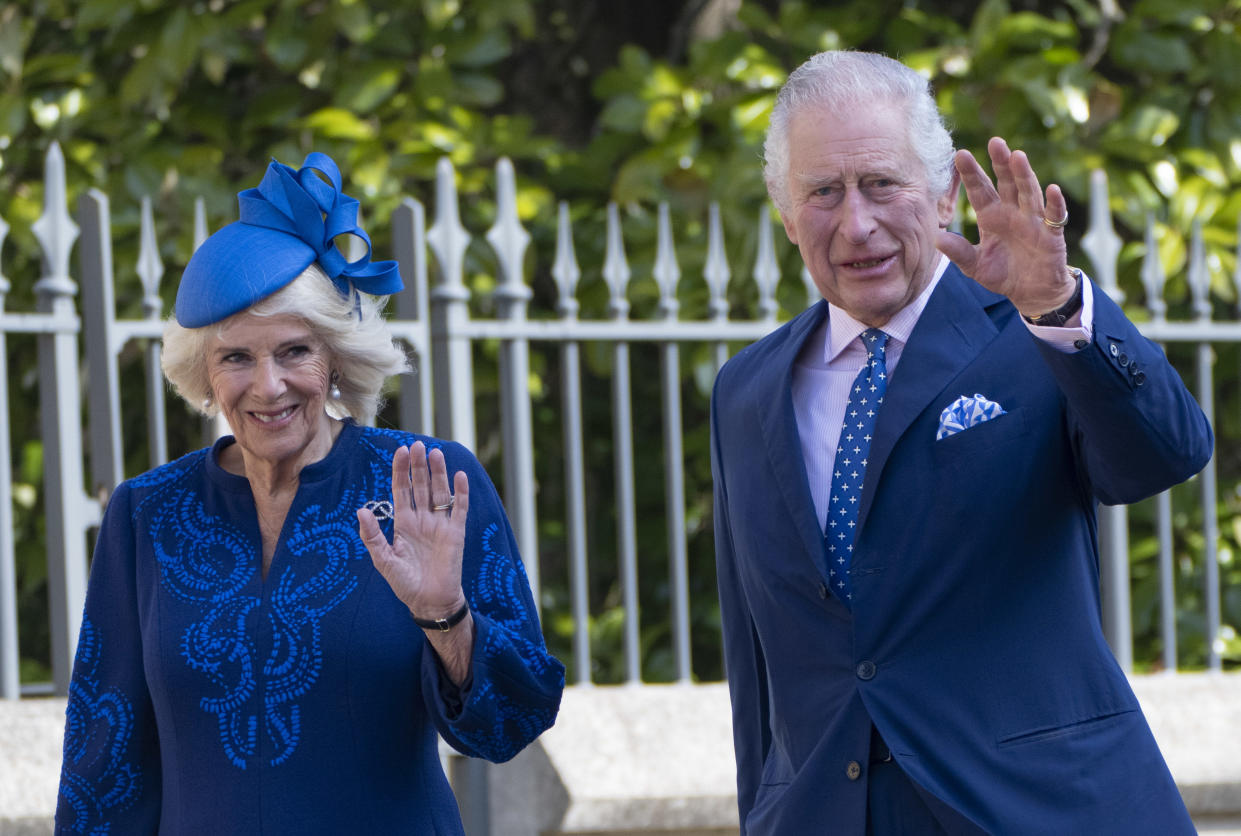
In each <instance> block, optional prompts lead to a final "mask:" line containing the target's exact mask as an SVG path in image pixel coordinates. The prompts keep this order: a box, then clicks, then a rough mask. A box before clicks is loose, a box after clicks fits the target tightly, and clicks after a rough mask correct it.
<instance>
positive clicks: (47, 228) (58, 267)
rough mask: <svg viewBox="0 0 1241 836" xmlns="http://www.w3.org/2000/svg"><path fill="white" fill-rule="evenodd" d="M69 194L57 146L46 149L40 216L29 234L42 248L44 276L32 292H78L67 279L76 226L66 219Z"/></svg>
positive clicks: (58, 293)
mask: <svg viewBox="0 0 1241 836" xmlns="http://www.w3.org/2000/svg"><path fill="white" fill-rule="evenodd" d="M68 207H69V194H68V189H67V188H66V186H65V155H64V154H63V153H62V152H61V150H60V143H58V142H53V143H52V144H51V146H49V147H48V149H47V157H46V158H45V162H44V166H43V214H42V215H40V216H39V219H38V220H37V221H35V222H34V224H33V225H32V226H31V231H32V232H33V233H34V236H35V238H37V239H38V241H39V245H40V246H41V247H42V248H43V269H44V275H43V277H42V278H41V279H39V281H38V282H36V283H35V287H34V289H35V293H37V294H39V295H45V296H72V295H73V294H74V293H76V292H77V288H76V286H75V285H74V283H73V280H72V279H70V278H69V254H70V253H71V252H72V250H73V242H74V241H76V240H77V238H78V225H77V224H75V223H74V222H73V218H71V217H70V216H69V208H68Z"/></svg>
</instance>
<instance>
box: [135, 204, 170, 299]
mask: <svg viewBox="0 0 1241 836" xmlns="http://www.w3.org/2000/svg"><path fill="white" fill-rule="evenodd" d="M136 272H137V273H138V278H139V279H141V280H142V289H143V290H144V291H145V293H144V294H143V296H142V309H143V310H144V311H146V314H147V318H149V319H159V315H160V313H161V312H162V310H163V307H164V302H163V300H162V299H160V298H159V280H160V279H162V278H163V277H164V262H163V261H162V260H161V259H160V257H159V245H158V244H157V243H156V241H155V213H154V212H153V211H152V209H151V198H150V197H144V198H142V222H141V227H140V234H139V240H138V265H137V269H136Z"/></svg>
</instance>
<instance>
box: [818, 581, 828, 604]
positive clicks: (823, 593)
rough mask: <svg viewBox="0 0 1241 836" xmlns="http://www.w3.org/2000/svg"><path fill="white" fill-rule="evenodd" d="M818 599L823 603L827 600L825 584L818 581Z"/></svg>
mask: <svg viewBox="0 0 1241 836" xmlns="http://www.w3.org/2000/svg"><path fill="white" fill-rule="evenodd" d="M819 597H820V598H822V599H823V600H824V601H826V600H827V584H825V583H823V581H819Z"/></svg>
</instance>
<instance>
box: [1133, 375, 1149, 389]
mask: <svg viewBox="0 0 1241 836" xmlns="http://www.w3.org/2000/svg"><path fill="white" fill-rule="evenodd" d="M1145 382H1146V372H1134V374H1133V385H1134V386H1141V385H1142V384H1143V383H1145Z"/></svg>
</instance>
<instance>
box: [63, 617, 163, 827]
mask: <svg viewBox="0 0 1241 836" xmlns="http://www.w3.org/2000/svg"><path fill="white" fill-rule="evenodd" d="M102 646H103V641H102V639H101V637H100V635H99V633H98V631H97V630H96V629H95V627H94V625H93V624H92V623H91V622H90V620H89V619H84V620H83V622H82V632H81V635H80V637H79V639H78V652H77V658H76V660H75V662H74V666H75V667H74V676H73V681H72V682H71V683H70V685H69V704H68V707H67V708H66V709H65V752H64V763H63V765H62V767H61V774H60V801H59V804H60V811H58V815H59V818H58V824H59V826H60V827H61V828H67V829H68V831H69V832H70V833H86V834H105V833H111V832H112V829H111V827H110V826H109V824H108V819H109V817H110V816H111V815H112V814H113V813H115V812H116V811H119V810H124V809H127V808H128V807H130V806H131V805H132V804H133V803H134V802H135V801H136V800H137V798H138V796H139V794H140V793H141V792H142V773H141V771H140V770H139V769H138V768H137V766H135V765H134V753H133V752H131V751H129V749H130V743H131V742H132V740H133V735H134V709H133V705H132V704H131V703H130V701H129V699H128V698H127V697H126V696H125V695H124V694H123V693H121V691H120V690H119V689H117V688H107V689H105V688H103V687H102V685H101V683H100V681H99V679H98V673H97V671H98V668H99V657H100V653H101V651H102ZM66 810H68V811H72V813H73V820H72V821H67V820H66V819H68V818H69V817H68V816H67V815H65V811H66Z"/></svg>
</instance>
